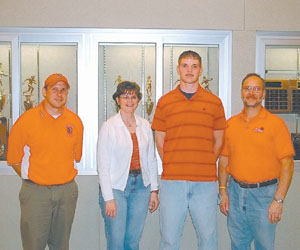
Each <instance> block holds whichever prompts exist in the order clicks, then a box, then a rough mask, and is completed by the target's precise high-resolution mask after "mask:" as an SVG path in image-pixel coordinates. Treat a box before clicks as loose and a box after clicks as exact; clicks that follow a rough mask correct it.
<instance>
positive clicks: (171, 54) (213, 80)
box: [164, 44, 219, 96]
mask: <svg viewBox="0 0 300 250" xmlns="http://www.w3.org/2000/svg"><path fill="white" fill-rule="evenodd" d="M186 50H193V51H195V52H197V53H198V54H199V55H200V56H201V59H202V67H203V73H202V75H201V76H200V79H199V82H200V83H201V85H202V87H203V88H205V89H207V90H209V91H211V92H213V93H214V94H215V95H217V96H218V95H219V47H218V45H201V44H199V45H178V44H164V93H167V92H169V91H170V90H172V89H174V88H175V87H176V86H177V84H178V83H179V76H178V74H177V69H176V68H177V65H178V58H179V56H180V54H181V53H182V52H183V51H186Z"/></svg>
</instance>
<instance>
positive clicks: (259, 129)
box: [253, 127, 264, 133]
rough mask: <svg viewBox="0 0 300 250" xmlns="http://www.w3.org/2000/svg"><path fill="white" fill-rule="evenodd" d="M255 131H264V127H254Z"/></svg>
mask: <svg viewBox="0 0 300 250" xmlns="http://www.w3.org/2000/svg"><path fill="white" fill-rule="evenodd" d="M253 131H254V132H255V133H262V132H264V127H260V128H254V129H253Z"/></svg>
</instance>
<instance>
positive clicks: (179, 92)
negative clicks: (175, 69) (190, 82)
mask: <svg viewBox="0 0 300 250" xmlns="http://www.w3.org/2000/svg"><path fill="white" fill-rule="evenodd" d="M198 85H199V86H198V89H197V91H196V92H195V94H194V95H193V97H192V98H191V99H193V98H195V96H197V97H201V96H202V95H203V94H204V91H206V90H204V89H203V88H202V87H201V85H200V84H198ZM175 91H176V94H177V95H180V97H184V98H186V97H185V96H184V94H183V93H182V92H181V90H180V84H179V85H178V86H177V87H176V89H175Z"/></svg>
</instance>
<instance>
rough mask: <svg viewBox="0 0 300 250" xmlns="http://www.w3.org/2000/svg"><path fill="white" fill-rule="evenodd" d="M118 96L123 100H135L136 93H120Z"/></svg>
mask: <svg viewBox="0 0 300 250" xmlns="http://www.w3.org/2000/svg"><path fill="white" fill-rule="evenodd" d="M120 98H122V99H123V100H133V101H136V100H137V99H138V97H137V96H136V95H121V96H120Z"/></svg>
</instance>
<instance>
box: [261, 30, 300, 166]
mask: <svg viewBox="0 0 300 250" xmlns="http://www.w3.org/2000/svg"><path fill="white" fill-rule="evenodd" d="M299 65H300V36H299V34H297V33H290V32H282V33H275V32H274V33H273V32H268V33H264V32H258V35H257V72H258V73H260V74H261V75H262V76H263V77H264V78H265V81H266V83H265V89H266V96H265V101H264V105H265V108H266V109H268V110H269V111H270V112H272V113H276V114H277V115H278V116H280V117H281V118H283V119H284V121H285V122H286V124H287V126H288V128H289V130H290V132H291V136H292V139H293V143H294V148H295V151H296V156H295V157H294V159H295V160H300V133H299V132H300V131H299V117H300V115H299V114H300V66H299Z"/></svg>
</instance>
